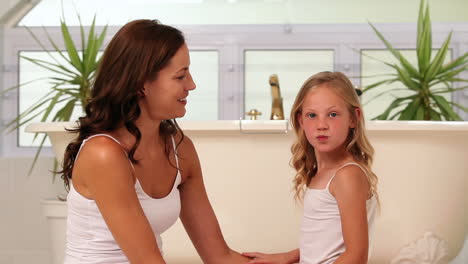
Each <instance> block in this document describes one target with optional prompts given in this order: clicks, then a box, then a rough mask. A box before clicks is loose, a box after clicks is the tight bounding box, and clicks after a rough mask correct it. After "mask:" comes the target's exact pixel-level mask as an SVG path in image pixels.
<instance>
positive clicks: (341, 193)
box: [330, 166, 369, 264]
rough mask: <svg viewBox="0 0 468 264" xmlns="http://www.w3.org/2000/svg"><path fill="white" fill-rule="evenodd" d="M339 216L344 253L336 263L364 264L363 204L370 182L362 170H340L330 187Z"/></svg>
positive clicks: (366, 239) (366, 243)
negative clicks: (344, 247)
mask: <svg viewBox="0 0 468 264" xmlns="http://www.w3.org/2000/svg"><path fill="white" fill-rule="evenodd" d="M330 192H331V193H332V194H333V196H335V198H336V201H337V203H338V208H339V210H340V216H341V228H342V232H343V240H344V243H345V246H346V251H345V252H344V253H343V254H342V255H341V256H340V257H339V258H338V259H337V260H336V262H335V264H340V263H354V264H364V263H367V258H368V251H369V235H368V232H369V231H368V223H367V209H366V201H367V199H368V193H369V183H368V182H367V178H366V175H365V174H364V173H363V171H362V170H361V169H360V168H359V167H356V166H346V167H344V168H342V169H341V170H339V171H338V172H337V174H336V176H335V178H334V179H333V181H332V183H331V185H330Z"/></svg>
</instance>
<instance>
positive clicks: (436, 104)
mask: <svg viewBox="0 0 468 264" xmlns="http://www.w3.org/2000/svg"><path fill="white" fill-rule="evenodd" d="M369 24H370V25H371V27H372V29H373V30H374V32H375V33H376V34H377V36H378V37H379V38H380V40H382V42H383V43H384V44H385V46H386V47H387V49H388V51H390V53H391V54H392V55H393V56H394V57H395V58H396V59H397V61H398V63H390V62H383V63H385V64H386V65H388V66H389V67H391V68H392V69H393V72H392V73H390V74H386V75H385V79H384V80H380V81H377V82H375V83H372V84H370V85H368V86H365V87H364V88H363V93H364V94H365V93H366V92H368V91H370V90H373V89H381V90H383V91H382V92H380V93H379V94H378V95H377V96H375V97H374V98H376V97H379V96H381V95H384V94H387V93H392V92H395V91H396V90H401V88H388V87H385V86H386V85H389V84H392V83H400V84H402V85H403V86H404V87H405V90H408V91H410V92H411V95H405V96H396V95H394V96H395V98H394V100H393V101H392V102H391V103H390V105H389V106H388V107H387V109H386V110H385V111H384V112H383V113H381V114H379V115H377V116H376V117H374V119H378V120H393V119H398V120H438V121H441V120H446V121H454V120H462V119H461V118H460V116H459V115H458V114H457V113H456V112H455V111H454V109H455V108H459V109H461V110H462V111H465V112H467V111H468V109H467V108H466V107H464V106H462V105H459V104H456V103H454V102H451V101H448V100H446V99H445V98H444V97H443V96H442V95H441V94H446V93H452V92H455V91H459V90H463V89H466V88H468V86H467V85H466V84H467V83H468V79H462V78H459V77H457V76H458V75H459V74H460V73H461V72H463V71H466V70H468V52H467V53H465V54H464V55H462V56H460V57H458V58H456V59H454V60H452V61H450V62H449V63H447V64H445V65H444V64H443V63H444V60H445V58H446V56H447V51H448V50H449V45H450V39H451V37H452V32H450V33H449V35H448V37H447V39H446V40H445V41H444V42H443V44H442V47H441V48H440V49H439V50H438V52H437V54H436V55H435V56H434V57H433V58H432V32H431V20H430V16H429V5H428V4H426V1H425V0H421V2H420V7H419V16H418V29H417V38H416V43H417V44H416V53H417V62H418V63H417V65H412V64H411V63H409V61H408V59H406V58H405V57H404V56H403V55H402V54H401V53H400V52H399V51H398V50H396V49H394V48H393V46H392V45H391V44H390V43H389V42H388V41H387V40H386V39H385V37H384V36H383V35H382V34H381V33H380V32H379V31H378V30H377V28H376V27H375V26H374V25H373V24H372V23H369ZM455 83H459V84H461V85H460V87H457V88H455ZM436 86H437V87H438V88H437V87H436ZM440 86H443V87H442V88H441V87H440ZM371 100H372V99H371Z"/></svg>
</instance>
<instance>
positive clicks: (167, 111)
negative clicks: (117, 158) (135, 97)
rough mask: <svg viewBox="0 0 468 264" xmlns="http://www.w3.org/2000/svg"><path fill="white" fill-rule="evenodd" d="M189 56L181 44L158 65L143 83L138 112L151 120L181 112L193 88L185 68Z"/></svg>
mask: <svg viewBox="0 0 468 264" xmlns="http://www.w3.org/2000/svg"><path fill="white" fill-rule="evenodd" d="M189 66H190V56H189V50H188V48H187V45H185V44H184V45H183V46H182V47H180V49H179V50H178V51H177V52H176V54H175V55H174V57H172V58H171V60H170V61H169V63H168V65H167V66H166V67H164V68H163V69H161V70H160V71H159V73H158V76H157V77H156V79H155V80H153V81H147V82H145V84H144V88H145V89H144V91H143V94H144V97H143V98H142V99H141V100H140V101H139V104H140V108H141V111H142V115H145V114H146V115H148V117H149V118H150V119H152V120H167V119H173V118H176V117H183V116H184V115H185V112H186V110H185V105H186V104H187V96H188V95H189V91H191V90H193V89H195V83H194V82H193V79H192V75H191V74H190V71H189Z"/></svg>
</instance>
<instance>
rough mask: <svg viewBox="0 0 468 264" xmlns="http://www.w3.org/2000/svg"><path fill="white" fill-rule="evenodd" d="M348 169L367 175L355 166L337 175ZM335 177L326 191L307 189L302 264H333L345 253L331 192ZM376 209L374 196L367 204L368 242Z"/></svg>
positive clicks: (336, 206) (300, 251)
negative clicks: (355, 168) (353, 168)
mask: <svg viewBox="0 0 468 264" xmlns="http://www.w3.org/2000/svg"><path fill="white" fill-rule="evenodd" d="M348 165H355V166H358V167H359V168H360V169H361V170H362V171H363V172H364V173H366V171H365V170H364V169H363V168H362V167H361V166H359V165H358V164H357V163H354V162H352V163H347V164H344V165H343V166H341V167H340V168H338V169H337V170H336V171H338V170H340V169H341V168H343V167H345V166H348ZM335 175H336V172H335V173H334V175H333V176H332V177H331V179H330V180H329V181H328V183H327V186H326V188H325V189H311V188H307V190H306V192H305V194H304V216H303V219H302V227H301V232H300V239H299V253H300V262H299V263H300V264H331V263H334V262H335V261H336V259H337V258H338V257H339V256H340V255H341V254H342V253H343V252H344V251H345V244H344V240H343V233H342V230H341V217H340V211H339V209H338V204H337V202H336V199H335V197H334V196H333V195H332V194H331V193H330V190H329V187H330V183H331V181H332V180H333V178H334V177H335ZM376 205H377V200H376V198H375V196H372V197H371V198H370V199H368V200H367V221H368V228H369V241H370V236H371V231H372V227H373V225H374V218H375V212H376V207H377V206H376ZM369 245H370V243H369ZM369 252H370V250H369Z"/></svg>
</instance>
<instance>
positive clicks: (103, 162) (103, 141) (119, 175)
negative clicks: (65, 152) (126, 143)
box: [73, 137, 165, 264]
mask: <svg viewBox="0 0 468 264" xmlns="http://www.w3.org/2000/svg"><path fill="white" fill-rule="evenodd" d="M73 184H74V187H75V189H76V190H77V191H79V192H80V193H81V194H82V195H84V196H85V197H87V198H89V199H93V200H94V201H95V202H96V204H97V206H98V208H99V211H100V212H101V214H102V216H103V218H104V220H105V222H106V224H107V226H108V227H109V230H110V231H111V233H112V235H113V236H114V238H115V240H116V241H117V243H118V245H119V246H120V248H121V249H122V251H123V252H124V253H125V255H126V256H127V258H128V259H129V261H130V263H135V264H136V263H138V264H140V263H143V264H147V263H148V264H150V263H151V264H164V263H165V262H164V260H163V258H162V257H161V253H160V252H159V248H158V245H157V242H156V239H155V236H154V233H153V231H152V229H151V226H150V224H149V222H148V219H147V218H146V217H145V214H144V212H143V209H142V208H141V205H140V202H139V200H138V198H137V195H136V192H135V188H134V185H135V183H134V178H133V171H132V168H131V165H130V162H129V160H128V159H127V157H126V156H125V154H124V152H123V151H122V148H121V146H120V145H118V144H117V143H116V142H114V141H113V140H111V139H109V138H106V137H97V138H93V139H91V140H89V141H88V142H87V143H86V145H84V147H83V149H82V150H81V152H80V156H79V159H78V160H77V163H76V164H75V168H74V172H73Z"/></svg>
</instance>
